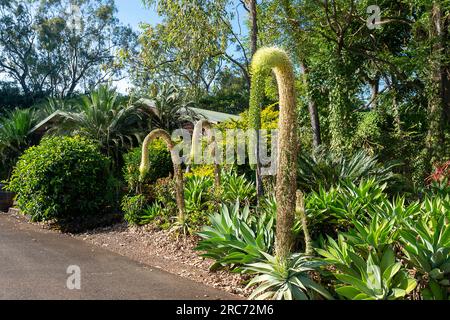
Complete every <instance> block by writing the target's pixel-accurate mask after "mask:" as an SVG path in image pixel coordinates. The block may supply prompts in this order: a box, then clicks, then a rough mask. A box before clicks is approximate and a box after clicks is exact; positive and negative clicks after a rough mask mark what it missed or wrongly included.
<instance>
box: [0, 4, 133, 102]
mask: <svg viewBox="0 0 450 320" xmlns="http://www.w3.org/2000/svg"><path fill="white" fill-rule="evenodd" d="M69 4H70V3H69ZM67 6H68V2H67V1H64V0H52V1H35V0H33V1H18V0H11V1H9V0H8V1H2V2H0V12H1V16H0V29H1V30H2V31H4V30H9V31H8V32H2V33H1V35H0V52H1V56H2V61H1V62H0V73H1V74H2V75H4V76H5V78H6V79H7V80H8V82H12V83H14V84H17V85H19V86H20V88H21V91H22V92H23V95H24V97H25V100H28V101H29V100H33V99H27V98H28V97H31V98H35V97H45V96H47V95H48V96H59V97H70V96H72V95H73V94H74V93H75V92H76V91H78V90H80V91H81V90H83V89H85V88H89V87H90V86H93V85H94V84H97V83H105V82H107V81H108V80H110V79H114V78H116V77H117V76H118V75H119V74H120V71H121V66H119V65H118V64H117V63H115V55H114V54H112V53H113V52H117V51H119V50H123V51H133V48H134V45H135V42H136V41H135V34H134V33H133V31H132V30H131V28H130V27H125V26H123V25H121V24H120V23H119V20H118V19H117V16H116V13H117V11H116V7H115V5H114V2H112V1H109V0H95V1H94V0H88V1H80V2H77V6H78V8H79V9H80V14H82V17H81V21H80V28H77V26H76V22H74V21H71V19H75V17H70V16H69V13H68V12H67ZM73 11H74V12H73V13H72V14H74V15H77V13H76V12H75V10H73ZM99 12H108V13H109V14H106V15H105V14H98V13H99ZM69 21H71V22H72V23H66V22H69ZM2 78H3V77H2Z"/></svg>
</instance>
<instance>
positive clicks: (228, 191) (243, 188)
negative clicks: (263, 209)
mask: <svg viewBox="0 0 450 320" xmlns="http://www.w3.org/2000/svg"><path fill="white" fill-rule="evenodd" d="M221 187H222V192H221V195H220V197H221V199H222V200H223V201H226V202H232V203H234V202H235V201H236V199H238V200H239V201H240V202H242V203H247V204H250V203H251V202H252V201H253V200H254V199H255V197H256V187H255V185H254V183H253V182H251V181H248V180H247V179H246V178H245V176H244V175H241V176H239V175H238V174H237V173H236V172H228V173H224V174H222V181H221Z"/></svg>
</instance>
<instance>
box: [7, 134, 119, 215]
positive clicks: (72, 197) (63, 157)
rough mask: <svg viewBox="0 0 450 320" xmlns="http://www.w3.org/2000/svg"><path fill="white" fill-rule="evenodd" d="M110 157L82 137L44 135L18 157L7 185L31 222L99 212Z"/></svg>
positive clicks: (105, 193) (104, 200) (106, 191)
mask: <svg viewBox="0 0 450 320" xmlns="http://www.w3.org/2000/svg"><path fill="white" fill-rule="evenodd" d="M109 164H110V162H109V160H108V158H106V157H105V156H103V155H102V154H101V153H100V152H99V151H98V147H97V146H96V145H95V144H94V143H93V142H91V141H89V140H86V139H84V138H81V137H52V138H44V139H43V140H42V141H41V143H40V144H39V145H38V146H34V147H31V148H29V149H28V150H26V151H25V152H24V154H23V155H22V156H21V157H20V158H19V161H18V162H17V165H16V167H15V169H14V171H13V174H12V177H11V179H10V181H9V184H8V189H9V190H10V191H13V192H16V193H17V202H18V205H19V208H20V209H21V210H22V212H24V213H26V214H29V215H30V216H31V218H32V220H33V221H47V220H53V219H56V220H57V221H60V222H62V221H72V220H77V219H79V218H83V217H86V216H92V215H94V214H97V213H100V212H101V211H102V209H103V208H104V206H105V205H106V204H107V202H108V198H109V195H110V192H109V191H110V189H111V188H109V186H110V182H111V179H110V174H109Z"/></svg>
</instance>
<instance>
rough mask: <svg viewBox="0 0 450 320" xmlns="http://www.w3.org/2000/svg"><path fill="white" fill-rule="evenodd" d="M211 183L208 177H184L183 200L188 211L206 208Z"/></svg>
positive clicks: (198, 210)
mask: <svg viewBox="0 0 450 320" xmlns="http://www.w3.org/2000/svg"><path fill="white" fill-rule="evenodd" d="M212 185H213V182H212V180H211V178H209V177H198V176H192V177H189V178H187V179H186V182H185V187H184V200H185V202H186V211H187V212H188V213H189V212H200V211H203V210H205V209H206V208H207V205H208V203H207V202H208V200H209V199H210V196H211V187H212Z"/></svg>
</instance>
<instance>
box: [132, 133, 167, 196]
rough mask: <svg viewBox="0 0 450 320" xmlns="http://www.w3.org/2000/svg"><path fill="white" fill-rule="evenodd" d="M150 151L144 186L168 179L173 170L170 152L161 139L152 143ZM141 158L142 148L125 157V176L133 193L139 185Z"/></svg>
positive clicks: (133, 150) (135, 149)
mask: <svg viewBox="0 0 450 320" xmlns="http://www.w3.org/2000/svg"><path fill="white" fill-rule="evenodd" d="M149 150H150V151H149V155H148V157H149V160H150V168H149V171H148V173H147V175H146V176H145V178H144V184H150V183H154V182H156V180H158V179H159V178H164V177H167V176H169V174H170V173H171V172H172V170H173V164H172V159H171V157H170V152H169V151H168V149H167V146H166V144H165V143H164V142H163V141H161V140H159V139H157V140H154V141H152V143H150V146H149ZM141 156H142V149H141V148H134V149H132V150H130V151H129V152H128V153H126V154H125V155H124V160H125V165H124V167H123V175H124V178H125V181H126V182H127V184H128V188H129V189H130V190H131V191H132V190H135V189H136V186H137V185H138V183H139V174H140V173H139V166H140V164H141Z"/></svg>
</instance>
